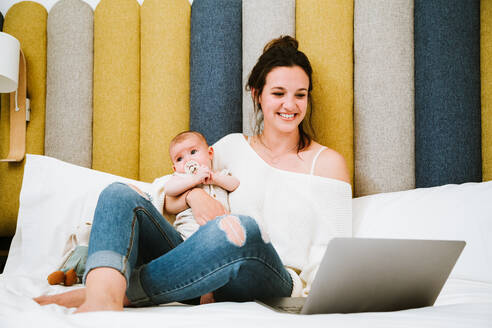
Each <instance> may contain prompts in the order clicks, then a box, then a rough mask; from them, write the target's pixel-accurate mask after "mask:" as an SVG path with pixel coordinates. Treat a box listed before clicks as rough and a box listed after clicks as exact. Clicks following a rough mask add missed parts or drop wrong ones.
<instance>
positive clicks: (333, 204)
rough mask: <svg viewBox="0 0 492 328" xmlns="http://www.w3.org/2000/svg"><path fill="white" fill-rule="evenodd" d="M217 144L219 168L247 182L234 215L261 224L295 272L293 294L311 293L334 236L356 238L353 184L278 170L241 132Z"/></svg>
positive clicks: (235, 197)
mask: <svg viewBox="0 0 492 328" xmlns="http://www.w3.org/2000/svg"><path fill="white" fill-rule="evenodd" d="M213 148H214V165H213V166H214V168H215V169H216V170H221V169H224V168H227V169H228V170H229V171H230V172H231V174H233V175H234V176H236V177H237V178H238V179H239V181H240V182H241V183H240V185H239V187H238V188H237V189H236V190H235V191H234V192H232V193H230V194H229V201H230V205H231V213H233V214H243V215H249V216H251V217H253V218H254V219H255V220H256V221H257V222H258V224H259V225H260V227H261V228H262V229H263V230H264V231H265V232H266V233H267V234H268V236H269V239H270V241H271V243H272V244H273V246H274V247H275V249H276V251H277V252H278V254H279V256H280V258H281V259H282V262H283V263H284V265H285V267H286V268H287V270H288V271H289V273H290V274H291V276H292V280H293V282H294V288H293V290H292V295H291V296H307V294H308V293H309V290H310V288H311V283H312V281H313V279H314V276H315V275H316V272H317V270H318V267H319V264H320V262H321V259H322V257H323V254H324V251H325V249H326V246H327V244H328V242H329V241H330V239H332V238H333V237H351V236H352V191H351V186H350V184H348V183H346V182H343V181H340V180H336V179H330V178H324V177H319V176H314V175H309V174H302V173H295V172H289V171H284V170H280V169H277V168H274V167H272V166H270V165H268V164H267V163H266V162H265V161H264V160H263V159H262V158H261V157H260V156H259V155H258V154H257V153H256V152H255V151H254V150H253V148H251V146H250V145H249V144H248V142H247V141H246V139H245V138H244V136H243V135H242V134H240V133H236V134H230V135H227V136H225V137H224V138H222V139H220V140H219V141H217V143H215V144H214V146H213Z"/></svg>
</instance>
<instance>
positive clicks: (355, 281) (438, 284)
mask: <svg viewBox="0 0 492 328" xmlns="http://www.w3.org/2000/svg"><path fill="white" fill-rule="evenodd" d="M465 244H466V243H465V242H464V241H452V240H415V239H375V238H374V239H373V238H333V239H332V240H331V241H330V243H329V244H328V246H327V248H326V251H325V255H324V256H323V259H322V261H321V264H320V266H319V269H318V272H317V274H316V276H315V278H314V281H313V283H312V285H311V290H310V292H309V295H308V297H307V298H305V297H277V298H270V299H263V300H258V301H257V302H258V303H260V304H262V305H265V306H267V307H269V308H272V309H274V310H276V311H279V312H287V313H298V314H320V313H356V312H384V311H398V310H405V309H411V308H418V307H424V306H432V305H433V304H434V302H435V300H436V298H437V296H438V295H439V293H440V291H441V289H442V287H443V285H444V283H445V282H446V280H447V278H448V276H449V274H450V272H451V270H452V269H453V267H454V265H455V263H456V261H457V260H458V257H459V256H460V254H461V252H462V250H463V248H464V247H465Z"/></svg>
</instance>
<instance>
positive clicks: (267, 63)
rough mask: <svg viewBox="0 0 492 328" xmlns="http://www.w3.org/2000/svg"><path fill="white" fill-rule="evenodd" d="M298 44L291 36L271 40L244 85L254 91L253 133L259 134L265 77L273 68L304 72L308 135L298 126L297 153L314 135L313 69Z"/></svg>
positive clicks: (300, 125) (306, 145) (307, 144)
mask: <svg viewBox="0 0 492 328" xmlns="http://www.w3.org/2000/svg"><path fill="white" fill-rule="evenodd" d="M298 47H299V42H297V40H296V39H294V38H293V37H291V36H288V35H286V36H281V37H279V38H277V39H273V40H271V41H270V42H268V43H267V45H266V46H265V48H264V49H263V54H262V55H261V56H260V58H258V62H257V63H256V65H255V66H254V67H253V69H252V70H251V73H250V75H249V78H248V82H247V83H246V90H247V91H251V89H254V90H255V94H253V95H252V96H253V106H254V114H255V118H256V120H255V127H254V133H255V134H259V133H260V130H261V124H262V123H263V115H262V112H261V106H260V104H259V101H258V100H259V96H260V94H261V93H262V92H263V88H264V86H265V83H266V77H267V75H268V73H270V71H271V70H272V69H274V68H275V67H292V66H299V67H300V68H302V69H303V70H304V72H305V73H306V74H307V76H308V78H309V88H308V110H307V114H306V115H308V116H309V117H308V128H309V130H310V133H308V132H307V131H305V130H304V128H303V124H302V123H301V124H299V127H298V128H299V136H300V138H299V142H298V144H297V151H298V152H299V151H301V150H303V149H304V148H306V147H308V146H309V145H310V144H311V140H312V136H311V134H314V130H313V126H312V122H311V118H312V112H313V104H312V98H311V90H312V89H313V80H312V73H313V69H312V68H311V64H310V63H309V59H308V58H307V56H306V55H305V54H304V53H303V52H302V51H300V50H298Z"/></svg>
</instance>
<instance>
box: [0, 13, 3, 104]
mask: <svg viewBox="0 0 492 328" xmlns="http://www.w3.org/2000/svg"><path fill="white" fill-rule="evenodd" d="M2 28H3V15H2V13H0V31H2ZM1 105H2V97H0V106H1Z"/></svg>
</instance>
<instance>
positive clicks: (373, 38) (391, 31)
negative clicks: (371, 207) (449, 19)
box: [354, 0, 415, 196]
mask: <svg viewBox="0 0 492 328" xmlns="http://www.w3.org/2000/svg"><path fill="white" fill-rule="evenodd" d="M382 58H384V60H382ZM413 74H414V62H413V0H385V1H382V0H355V6H354V141H355V145H354V148H355V155H354V156H355V165H354V169H355V172H354V184H355V186H354V189H355V195H356V196H364V195H369V194H375V193H379V192H391V191H399V190H407V189H413V188H415V152H414V146H415V145H414V140H415V131H414V124H415V123H414V79H413Z"/></svg>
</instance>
